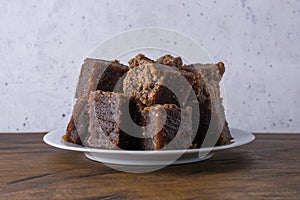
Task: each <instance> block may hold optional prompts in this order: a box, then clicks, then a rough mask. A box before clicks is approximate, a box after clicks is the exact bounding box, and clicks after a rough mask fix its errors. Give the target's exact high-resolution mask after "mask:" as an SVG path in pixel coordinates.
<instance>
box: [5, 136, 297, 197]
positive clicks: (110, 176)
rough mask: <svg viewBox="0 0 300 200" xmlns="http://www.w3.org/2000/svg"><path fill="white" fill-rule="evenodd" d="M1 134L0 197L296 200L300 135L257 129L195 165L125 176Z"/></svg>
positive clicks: (34, 140) (32, 139)
mask: <svg viewBox="0 0 300 200" xmlns="http://www.w3.org/2000/svg"><path fill="white" fill-rule="evenodd" d="M43 135H44V134H43V133H35V134H33V133H32V134H0V150H1V151H0V199H1V200H2V199H89V200H91V199H105V200H108V199H109V200H116V199H251V200H252V199H300V148H299V147H300V134H299V135H296V134H256V140H255V141H254V142H252V143H250V144H248V145H244V146H241V147H237V148H233V149H228V150H224V151H220V152H217V153H216V154H215V155H214V156H213V157H212V158H211V159H209V160H206V161H203V162H198V163H194V164H186V165H177V166H168V167H166V168H164V169H161V170H159V171H155V172H150V173H144V174H130V173H125V172H120V171H116V170H114V169H111V168H109V167H107V166H105V165H103V164H102V163H97V162H93V161H90V160H88V159H86V158H85V157H84V155H83V154H82V153H80V152H72V151H66V150H60V149H56V148H53V147H51V146H48V145H46V144H44V143H43V141H42V137H43Z"/></svg>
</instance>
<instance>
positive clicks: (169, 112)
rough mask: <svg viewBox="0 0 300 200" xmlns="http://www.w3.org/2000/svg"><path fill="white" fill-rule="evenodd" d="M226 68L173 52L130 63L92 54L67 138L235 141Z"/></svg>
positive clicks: (159, 143) (140, 143) (117, 142)
mask: <svg viewBox="0 0 300 200" xmlns="http://www.w3.org/2000/svg"><path fill="white" fill-rule="evenodd" d="M224 72H225V66H224V64H223V63H221V62H220V63H217V64H191V65H183V62H182V60H181V58H180V57H173V56H171V55H165V56H162V57H160V58H158V59H157V60H156V61H154V60H152V59H150V58H147V57H146V56H145V55H143V54H139V55H137V56H136V57H134V58H133V59H131V60H130V61H129V67H127V66H125V65H122V64H120V63H119V62H118V61H104V60H99V59H91V58H88V59H86V60H85V61H84V64H83V65H82V68H81V73H80V78H79V82H78V86H77V89H76V95H75V96H76V98H78V100H77V102H76V104H75V106H74V109H73V113H72V117H71V120H70V122H69V124H68V127H67V131H66V134H65V135H64V136H63V140H65V141H68V142H72V143H75V144H83V145H85V146H89V147H93V148H104V149H125V150H159V149H187V148H200V147H208V146H213V145H215V144H216V145H225V144H229V143H230V141H231V139H232V137H231V134H230V130H229V127H228V123H227V121H226V119H225V113H224V107H223V105H222V99H221V97H220V87H219V82H220V80H221V78H222V76H223V74H224ZM206 135H209V136H210V137H206ZM207 138H210V139H211V138H212V139H211V140H208V142H205V143H203V141H204V139H205V141H207ZM216 142H217V143H216ZM203 144H205V145H206V146H203Z"/></svg>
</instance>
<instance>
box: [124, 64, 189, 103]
mask: <svg viewBox="0 0 300 200" xmlns="http://www.w3.org/2000/svg"><path fill="white" fill-rule="evenodd" d="M190 76H191V77H190V80H191V81H193V80H194V76H193V74H190ZM191 89H192V88H191V86H190V83H189V81H187V80H186V78H185V77H183V76H182V74H181V73H180V71H178V70H176V69H174V68H172V67H170V66H166V65H161V64H158V63H151V62H146V63H143V64H142V65H138V66H135V67H133V68H131V69H130V70H129V71H128V72H127V75H126V77H125V79H124V82H123V91H124V93H125V94H127V95H129V96H134V97H135V98H137V99H138V100H139V101H140V102H142V103H143V104H144V105H147V106H150V105H154V104H161V105H163V104H176V105H178V106H181V105H180V103H182V104H184V103H185V102H186V101H187V98H188V96H189V94H190V91H191Z"/></svg>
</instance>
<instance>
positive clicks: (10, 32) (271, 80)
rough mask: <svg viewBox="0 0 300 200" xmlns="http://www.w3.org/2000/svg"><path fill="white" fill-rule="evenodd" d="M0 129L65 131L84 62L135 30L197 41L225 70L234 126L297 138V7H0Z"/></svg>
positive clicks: (234, 3) (167, 2)
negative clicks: (169, 31) (93, 51)
mask: <svg viewBox="0 0 300 200" xmlns="http://www.w3.org/2000/svg"><path fill="white" fill-rule="evenodd" d="M0 8H1V9H0V10H1V11H0V56H1V62H0V95H1V98H0V109H1V112H0V113H1V120H0V132H29V131H45V130H52V129H57V128H60V127H64V126H65V125H66V123H67V121H68V119H69V117H70V114H71V111H72V103H73V102H72V100H73V94H74V90H75V86H76V79H77V77H78V75H79V70H80V64H81V62H82V60H83V59H84V57H86V55H87V54H88V53H89V52H90V50H91V49H93V48H94V47H95V46H96V45H97V44H98V43H100V42H101V41H103V40H104V39H106V38H108V37H110V36H111V35H113V34H116V33H120V32H122V31H125V30H130V29H132V28H138V27H145V26H158V27H165V28H171V29H174V30H177V31H179V32H182V33H185V34H187V35H188V36H190V37H192V38H194V39H196V40H197V41H198V42H199V43H200V44H201V45H203V46H204V47H205V48H206V49H207V50H208V52H210V54H211V56H212V57H213V59H214V60H215V61H224V62H225V64H226V66H227V71H226V75H225V77H224V82H225V86H226V91H227V102H228V103H227V117H228V119H229V123H230V125H231V126H233V127H238V128H242V129H246V130H250V131H261V132H300V105H299V99H300V84H299V79H300V68H299V67H300V66H299V64H300V1H299V0H298V1H279V0H274V1H273V0H265V1H258V0H257V1H247V0H241V1H238V0H230V1H210V2H208V1H174V0H164V1H163V0H161V1H148V0H143V1H138V0H136V1H132V0H127V1H121V0H115V1H99V0H95V1H84V0H82V1H68V0H66V1H63V0H58V1H50V0H45V1H21V0H20V1H11V0H7V1H5V0H1V1H0Z"/></svg>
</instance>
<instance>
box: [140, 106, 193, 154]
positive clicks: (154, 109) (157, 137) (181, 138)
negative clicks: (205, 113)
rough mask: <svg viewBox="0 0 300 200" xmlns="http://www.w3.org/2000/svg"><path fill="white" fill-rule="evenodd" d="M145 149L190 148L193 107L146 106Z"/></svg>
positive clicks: (144, 114)
mask: <svg viewBox="0 0 300 200" xmlns="http://www.w3.org/2000/svg"><path fill="white" fill-rule="evenodd" d="M142 115H143V116H144V118H145V120H146V124H147V126H146V128H145V132H144V136H145V137H146V138H145V139H144V140H143V149H145V150H159V149H188V148H189V147H190V145H191V142H192V126H191V125H192V109H191V107H187V108H185V109H180V108H179V107H178V106H176V105H175V104H165V105H156V106H151V107H146V108H145V109H144V110H143V111H142Z"/></svg>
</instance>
